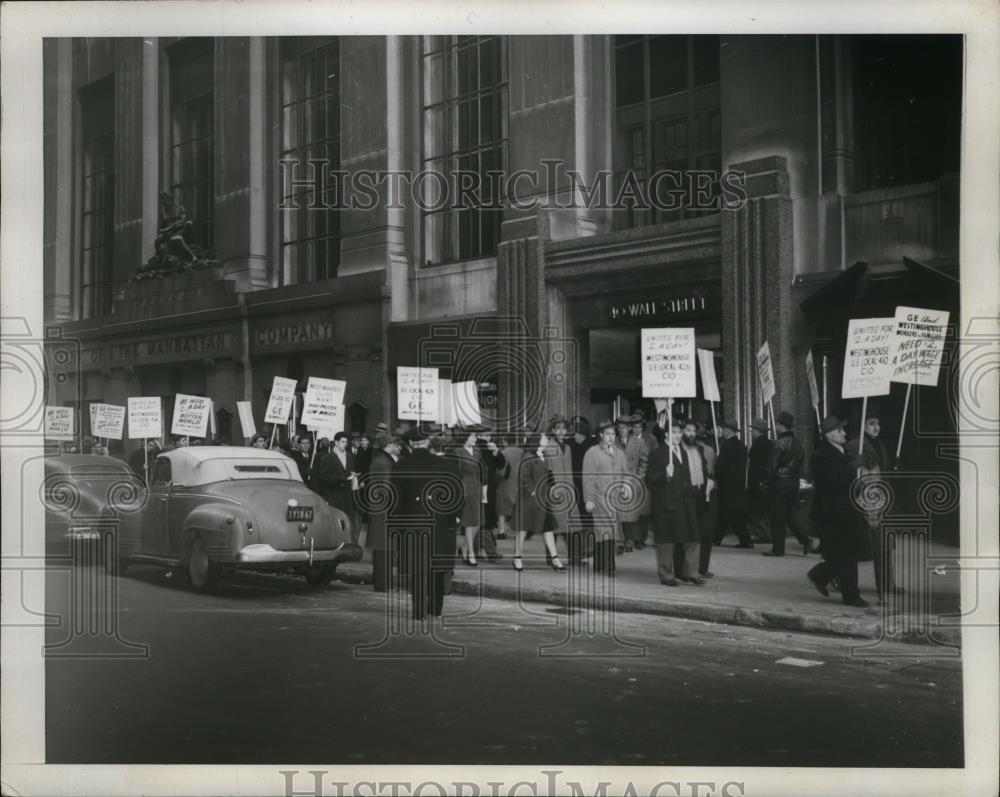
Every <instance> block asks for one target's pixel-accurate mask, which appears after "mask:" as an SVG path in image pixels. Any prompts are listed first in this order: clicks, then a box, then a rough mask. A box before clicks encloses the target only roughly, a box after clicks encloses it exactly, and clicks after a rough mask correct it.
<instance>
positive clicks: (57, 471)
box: [41, 454, 146, 564]
mask: <svg viewBox="0 0 1000 797" xmlns="http://www.w3.org/2000/svg"><path fill="white" fill-rule="evenodd" d="M41 493H42V502H43V504H44V506H45V553H46V555H47V556H48V557H50V558H52V557H55V558H73V559H74V560H76V561H78V563H82V562H81V561H80V560H81V559H82V558H86V559H88V560H90V559H95V558H102V557H103V556H104V554H105V553H106V552H108V551H110V550H112V549H111V544H112V541H113V540H114V538H115V536H116V534H117V532H118V528H119V526H120V524H121V523H122V522H124V521H125V520H127V519H128V518H129V517H135V516H137V515H138V513H139V512H140V511H141V509H142V506H143V504H144V503H145V499H146V495H145V493H146V491H145V487H143V484H142V480H141V479H139V478H138V477H137V476H136V475H135V474H134V473H132V469H131V468H129V466H128V465H127V464H125V463H124V462H122V461H121V460H120V459H115V458H114V457H104V456H95V455H92V454H62V455H52V456H46V457H45V481H44V483H43V484H42V489H41ZM98 543H102V545H98ZM112 561H113V560H112ZM93 563H95V564H96V563H97V562H96V561H94V562H93Z"/></svg>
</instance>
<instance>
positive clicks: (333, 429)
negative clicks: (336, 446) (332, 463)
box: [306, 405, 347, 440]
mask: <svg viewBox="0 0 1000 797" xmlns="http://www.w3.org/2000/svg"><path fill="white" fill-rule="evenodd" d="M346 414H347V408H346V407H344V406H343V405H341V406H340V407H337V411H336V413H335V414H334V415H333V418H332V423H330V424H328V425H326V426H306V429H308V430H309V431H310V432H315V433H316V437H317V438H321V437H326V438H327V439H329V440H333V436H334V435H335V434H337V432H342V431H344V416H345V415H346Z"/></svg>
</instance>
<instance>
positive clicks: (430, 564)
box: [390, 426, 478, 620]
mask: <svg viewBox="0 0 1000 797" xmlns="http://www.w3.org/2000/svg"><path fill="white" fill-rule="evenodd" d="M406 435H407V439H408V442H409V444H410V447H411V449H412V453H411V454H410V455H409V456H407V457H406V458H404V459H401V460H399V462H396V463H395V464H394V465H393V466H392V472H391V476H390V480H391V483H392V487H393V490H394V492H395V496H396V504H395V507H394V508H393V509H392V511H391V515H390V518H391V523H392V527H393V528H394V529H398V531H399V534H400V536H401V542H402V551H401V559H402V561H403V562H405V563H406V564H405V566H406V568H407V571H408V576H409V578H408V581H409V589H410V595H411V597H412V610H413V618H414V619H415V620H423V619H424V618H425V617H426V616H427V615H428V614H430V615H433V616H436V617H439V616H441V613H442V609H443V606H444V596H445V590H446V583H447V575H448V574H449V573H451V572H452V570H453V569H454V566H455V528H456V524H457V521H458V516H459V515H461V514H462V505H463V503H464V500H465V492H464V490H463V488H462V480H461V477H460V475H459V473H458V470H457V468H456V466H455V464H454V462H453V461H452V460H451V459H450V458H449V457H438V456H435V455H434V454H432V453H431V452H430V442H431V441H430V437H429V436H428V433H427V432H426V431H425V430H422V429H421V428H420V427H419V426H414V427H413V428H411V429H410V430H409V431H408V432H407V433H406ZM476 499H477V500H478V496H476Z"/></svg>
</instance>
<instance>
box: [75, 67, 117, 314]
mask: <svg viewBox="0 0 1000 797" xmlns="http://www.w3.org/2000/svg"><path fill="white" fill-rule="evenodd" d="M80 112H81V113H80V116H81V127H82V130H81V133H82V135H81V155H82V159H81V160H82V165H81V170H80V175H81V179H82V185H81V191H80V198H81V207H82V214H81V215H82V218H81V236H82V237H81V250H80V262H81V268H80V302H81V303H80V314H81V316H82V317H83V318H92V317H94V316H101V315H106V314H108V313H110V312H111V300H112V289H113V281H112V274H113V271H112V265H113V262H114V228H115V220H114V209H115V126H114V125H115V91H114V83H113V82H112V81H111V80H104V81H101V82H100V83H97V84H94V85H92V86H90V87H88V88H86V89H84V90H83V91H82V92H81V93H80Z"/></svg>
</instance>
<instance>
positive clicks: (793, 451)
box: [764, 411, 812, 556]
mask: <svg viewBox="0 0 1000 797" xmlns="http://www.w3.org/2000/svg"><path fill="white" fill-rule="evenodd" d="M775 426H776V431H777V432H778V439H777V440H775V441H774V444H773V445H772V446H771V454H770V456H769V457H768V462H767V477H766V478H767V500H768V509H769V512H770V516H771V546H772V547H771V550H770V551H765V552H764V556H784V555H785V535H786V534H787V530H788V529H789V528H790V529H791V530H792V533H793V534H794V535H795V538H796V539H797V540H798V541H799V542H800V543H802V555H803V556H806V555H808V554H809V552H810V551H811V550H812V540H810V539H809V535H808V534H806V533H805V532H804V531H803V530H802V528H801V523H800V521H799V511H798V509H799V477H800V475H801V473H802V464H803V462H804V461H805V458H806V451H805V449H804V448H803V447H802V443H801V442H800V441H799V439H798V438H797V437H796V436H795V418H794V417H793V416H792V414H791V413H790V412H787V411H783V412H781V413H779V414H778V418H777V421H776V424H775Z"/></svg>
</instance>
